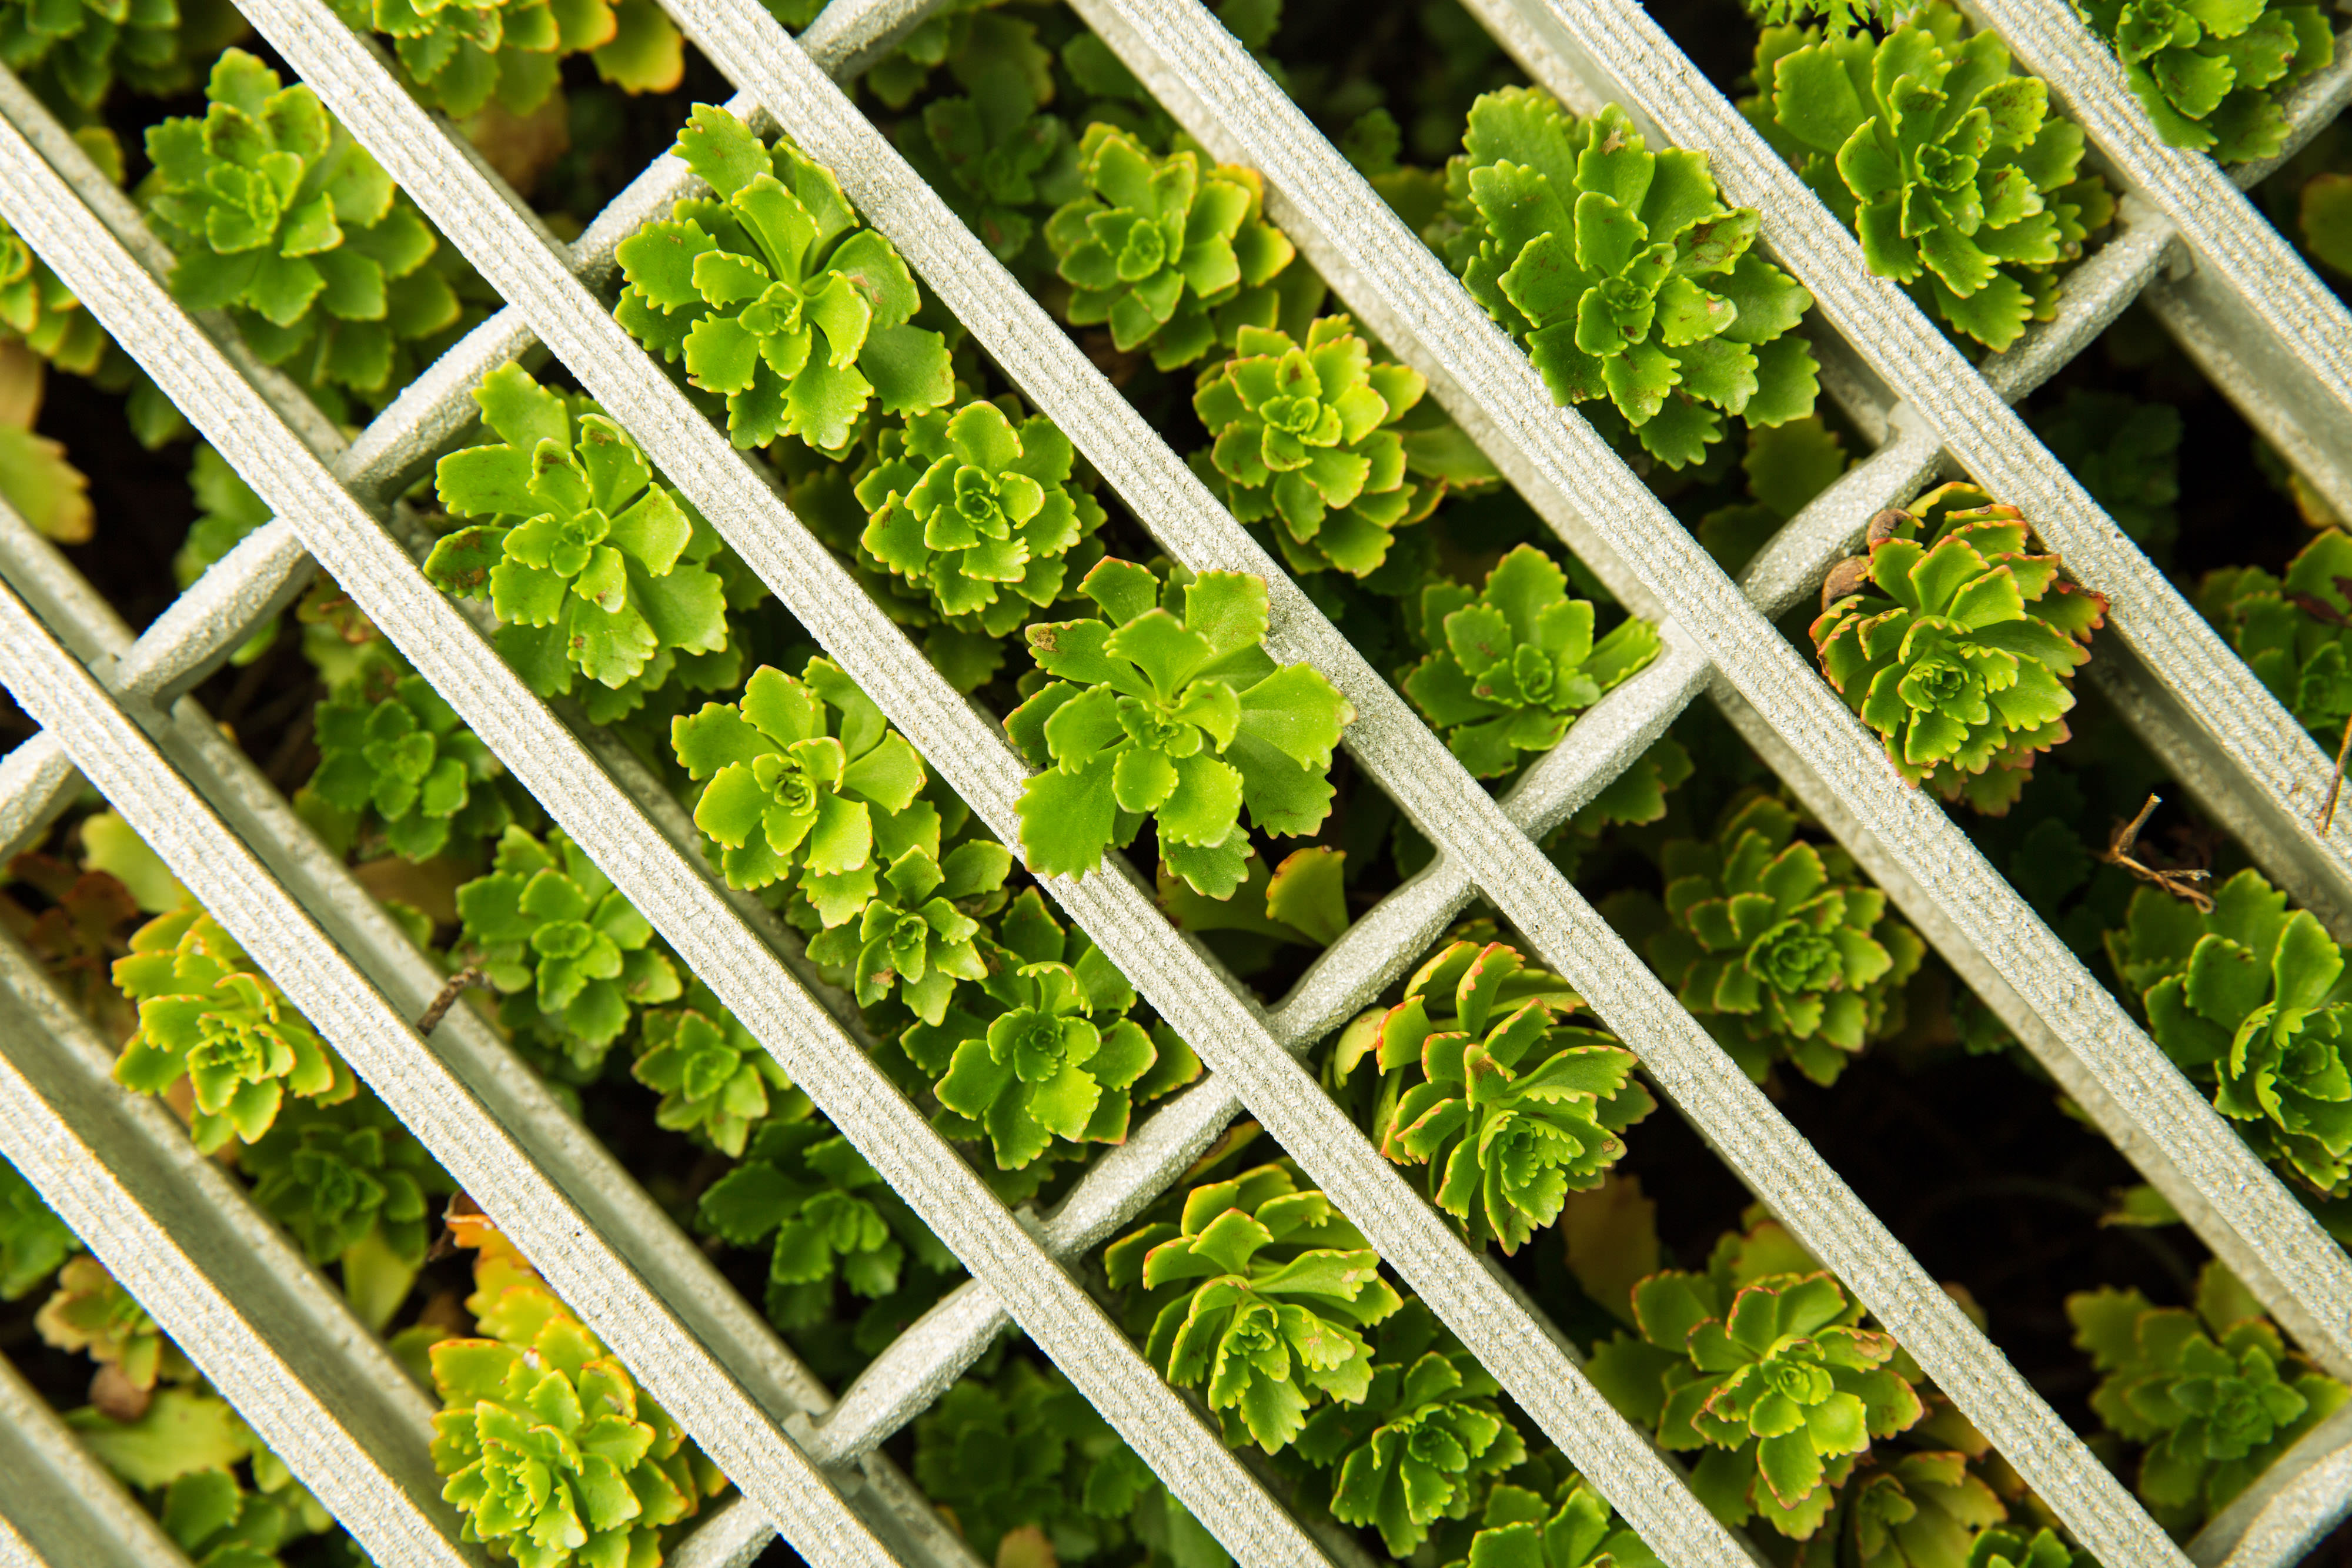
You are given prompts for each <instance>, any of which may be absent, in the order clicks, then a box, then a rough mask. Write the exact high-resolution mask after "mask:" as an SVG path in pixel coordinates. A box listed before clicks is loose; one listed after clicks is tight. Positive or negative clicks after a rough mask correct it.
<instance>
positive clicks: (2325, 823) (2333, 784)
mask: <svg viewBox="0 0 2352 1568" xmlns="http://www.w3.org/2000/svg"><path fill="white" fill-rule="evenodd" d="M2347 755H2352V714H2347V715H2346V716H2345V717H2344V739H2343V741H2342V743H2341V744H2339V745H2338V746H2337V747H2336V772H2335V775H2334V776H2333V777H2332V778H2330V779H2328V780H2327V803H2326V805H2324V806H2322V807H2320V808H2319V831H2321V832H2323V833H2324V832H2326V831H2327V830H2328V828H2329V826H2330V825H2332V824H2333V823H2334V822H2335V821H2336V797H2337V796H2339V795H2341V794H2343V793H2344V759H2345V758H2346V757H2347Z"/></svg>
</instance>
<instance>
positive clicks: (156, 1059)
mask: <svg viewBox="0 0 2352 1568" xmlns="http://www.w3.org/2000/svg"><path fill="white" fill-rule="evenodd" d="M114 984H115V986H116V988H118V989H120V990H121V992H122V994H123V995H124V996H126V997H128V998H131V1000H132V1001H134V1002H136V1003H137V1004H138V1005H139V1028H138V1030H137V1031H136V1032H135V1033H133V1034H132V1035H131V1038H130V1039H129V1040H124V1041H123V1042H122V1054H121V1057H119V1058H118V1059H117V1060H116V1061H115V1064H114V1078H115V1082H118V1083H121V1084H122V1085H123V1086H124V1087H125V1088H129V1089H135V1090H137V1091H139V1092H141V1093H142V1094H161V1093H163V1092H164V1091H166V1090H168V1089H170V1088H171V1087H172V1086H173V1084H175V1083H177V1082H179V1081H180V1080H181V1079H183V1078H185V1079H186V1080H187V1081H188V1088H189V1092H190V1102H189V1108H188V1111H187V1116H188V1119H189V1120H188V1131H189V1133H190V1134H192V1135H193V1136H194V1139H195V1144H196V1147H197V1148H199V1149H201V1150H203V1151H204V1152H205V1154H211V1153H213V1152H214V1151H215V1150H217V1149H219V1148H220V1147H222V1146H223V1145H226V1143H227V1142H228V1141H229V1140H230V1139H231V1138H236V1139H239V1140H241V1141H243V1142H245V1143H247V1144H250V1143H252V1142H253V1141H254V1140H255V1139H257V1138H258V1137H260V1136H261V1134H264V1133H266V1132H268V1130H269V1127H270V1124H271V1123H273V1122H274V1121H276V1120H277V1118H278V1108H279V1107H280V1106H281V1105H282V1104H283V1103H285V1099H286V1096H287V1095H289V1094H292V1095H294V1096H296V1097H297V1098H299V1099H304V1100H312V1101H317V1102H319V1103H321V1104H333V1103H336V1102H337V1101H340V1100H347V1099H349V1098H351V1096H352V1093H353V1092H355V1091H356V1090H357V1088H358V1082H357V1081H356V1080H354V1079H353V1078H352V1070H351V1069H350V1068H348V1067H346V1066H344V1065H343V1062H342V1059H341V1057H338V1056H337V1055H336V1054H335V1053H334V1052H333V1051H331V1050H329V1049H328V1048H327V1045H326V1043H325V1042H324V1041H323V1040H320V1038H319V1037H318V1035H317V1034H316V1033H314V1032H312V1030H311V1028H310V1023H309V1021H308V1020H306V1019H304V1018H303V1017H302V1015H301V1014H300V1013H299V1012H297V1011H296V1010H295V1009H294V1007H293V1004H292V1003H290V1002H289V1001H288V1000H287V999H286V997H285V994H284V993H283V992H281V991H279V990H278V988H277V987H276V986H274V985H272V984H271V983H270V982H269V980H268V978H267V977H265V976H263V975H262V974H261V973H260V972H259V971H258V970H257V969H256V968H255V967H254V966H253V960H252V959H250V958H248V957H247V956H246V955H245V950H244V949H243V948H241V947H239V946H237V945H236V938H234V937H232V936H230V935H229V934H228V933H227V932H226V931H225V930H223V929H222V928H221V926H220V924H219V923H218V922H217V921H215V920H214V919H213V917H212V916H211V915H206V914H205V912H204V911H203V910H201V909H198V908H197V907H195V906H194V904H187V905H184V906H183V907H181V908H179V909H177V910H174V911H173V912H172V913H171V914H168V915H159V916H157V917H156V918H155V919H153V920H151V921H149V922H148V923H147V924H146V925H142V926H141V927H140V928H139V929H138V930H137V931H136V932H133V933H132V934H131V952H130V953H129V955H128V956H124V957H122V958H120V959H117V960H116V961H115V965H114Z"/></svg>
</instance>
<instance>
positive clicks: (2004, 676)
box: [1812, 483, 2107, 816]
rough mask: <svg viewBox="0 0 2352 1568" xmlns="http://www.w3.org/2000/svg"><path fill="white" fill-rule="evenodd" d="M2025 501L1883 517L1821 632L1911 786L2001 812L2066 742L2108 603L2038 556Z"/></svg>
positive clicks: (1832, 600)
mask: <svg viewBox="0 0 2352 1568" xmlns="http://www.w3.org/2000/svg"><path fill="white" fill-rule="evenodd" d="M2031 538H2032V525H2031V524H2030V523H2028V522H2027V521H2026V519H2025V514H2024V513H2022V512H2021V511H2019V510H2018V509H2017V508H2016V507H2010V506H2003V505H2000V504H1999V503H1997V502H1995V501H1993V500H1992V498H1991V497H1989V496H1987V495H1986V494H1985V493H1984V492H1983V491H1982V490H1979V489H1978V488H1977V487H1976V486H1972V485H1967V484H1959V483H1955V484H1949V485H1945V486H1940V487H1938V488H1937V489H1935V490H1932V491H1930V492H1928V493H1927V495H1926V496H1923V497H1920V498H1919V499H1918V500H1916V501H1915V502H1913V503H1912V509H1911V510H1910V511H1907V512H1893V511H1890V512H1881V513H1880V514H1879V515H1878V516H1877V517H1874V518H1873V519H1872V521H1871V528H1870V553H1869V554H1868V555H1867V556H1866V557H1855V558H1853V559H1851V560H1848V561H1845V562H1843V563H1841V564H1840V565H1839V566H1838V567H1837V568H1836V569H1834V570H1832V572H1831V573H1830V578H1829V581H1828V582H1827V583H1826V584H1825V585H1824V586H1823V587H1822V605H1823V608H1822V613H1821V616H1820V617H1819V619H1817V620H1815V621H1814V622H1813V624H1812V639H1813V646H1814V649H1815V650H1816V651H1817V652H1818V653H1819V654H1820V656H1821V661H1822V674H1825V675H1827V676H1828V677H1829V682H1830V685H1832V686H1834V687H1836V688H1837V691H1838V694H1839V695H1841V696H1843V697H1844V698H1845V701H1846V706H1848V707H1851V708H1853V711H1854V712H1855V713H1857V714H1858V715H1860V716H1861V717H1862V721H1863V722H1864V724H1866V725H1868V726H1869V727H1871V728H1873V729H1874V730H1876V731H1877V732H1878V733H1879V735H1880V737H1883V738H1884V739H1885V743H1886V754H1887V756H1888V758H1890V759H1891V760H1892V761H1893V762H1894V764H1895V768H1896V769H1897V770H1898V771H1899V772H1901V773H1902V775H1903V777H1904V778H1906V779H1909V780H1910V781H1911V782H1912V783H1914V784H1925V785H1927V787H1928V788H1929V789H1934V790H1935V791H1936V793H1937V794H1938V795H1940V796H1942V797H1943V798H1944V799H1945V800H1966V801H1967V802H1968V803H1969V805H1970V806H1972V807H1974V808H1975V809H1976V810H1979V811H1983V812H1987V813H1989V814H1990V815H1994V816H1999V815H2000V814H2001V813H2002V812H2004V811H2006V810H2009V808H2010V805H2011V803H2012V802H2013V801H2015V800H2016V799H2017V797H2018V794H2019V792H2020V791H2021V790H2022V789H2024V788H2025V779H2026V776H2027V774H2028V773H2029V772H2030V771H2031V770H2032V767H2033V759H2034V758H2035V756H2036V755H2037V754H2039V753H2041V752H2043V751H2046V750H2048V749H2049V748H2050V747H2053V746H2056V745H2058V744H2060V743H2061V742H2063V740H2065V739H2066V737H2067V734H2068V731H2067V728H2066V723H2065V715H2066V713H2067V712H2068V710H2070V709H2071V708H2073V707H2074V692H2073V691H2072V690H2071V689H2069V688H2070V686H2071V684H2072V682H2073V679H2074V671H2075V670H2076V669H2077V668H2079V667H2080V666H2081V665H2082V664H2084V662H2085V661H2086V660H2088V659H2089V658H2090V656H2091V653H2090V646H2089V644H2090V641H2091V633H2092V632H2095V631H2096V630H2097V629H2098V628H2099V627H2100V626H2101V625H2102V624H2103V623H2104V622H2105V618H2106V612H2107V601H2106V599H2105V596H2103V595H2101V594H2097V593H2094V592H2092V591H2089V590H2087V589H2084V588H2082V587H2080V586H2078V585H2076V584H2074V583H2071V582H2067V581H2064V580H2062V579H2061V577H2060V576H2059V573H2060V571H2061V570H2063V562H2061V561H2060V560H2059V559H2058V558H2057V557H2056V556H2055V555H2048V554H2035V553H2033V552H2032V546H2031Z"/></svg>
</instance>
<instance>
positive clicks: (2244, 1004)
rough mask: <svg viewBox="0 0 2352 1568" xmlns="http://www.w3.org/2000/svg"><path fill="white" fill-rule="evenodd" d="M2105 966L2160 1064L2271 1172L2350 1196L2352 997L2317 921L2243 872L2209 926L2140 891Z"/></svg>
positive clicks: (2219, 899) (2336, 952)
mask: <svg viewBox="0 0 2352 1568" xmlns="http://www.w3.org/2000/svg"><path fill="white" fill-rule="evenodd" d="M2107 952H2108V956H2109V957H2110V958H2111V959H2112V960H2113V962H2114V964H2115V967H2116V973H2117V974H2118V975H2120V976H2122V977H2123V978H2124V980H2125V983H2126V984H2127V985H2128V986H2130V987H2131V988H2132V989H2133V991H2134V992H2135V993H2137V995H2138V996H2139V998H2140V1004H2141V1006H2142V1007H2143V1008H2144V1009H2146V1010H2147V1020H2148V1028H2149V1030H2150V1032H2151V1033H2153V1034H2154V1035H2155V1036H2156V1041H2157V1043H2158V1045H2160V1046H2162V1047H2163V1048H2164V1053H2165V1054H2166V1055H2167V1056H2168V1057H2170V1058H2171V1059H2172V1061H2173V1063H2174V1065H2176V1066H2178V1067H2179V1069H2180V1070H2181V1071H2184V1072H2186V1073H2187V1074H2189V1080H2190V1081H2191V1082H2196V1083H2200V1084H2210V1085H2212V1090H2213V1106H2214V1109H2216V1110H2218V1111H2220V1112H2221V1113H2222V1114H2223V1115H2225V1116H2227V1117H2229V1118H2230V1119H2231V1120H2232V1121H2233V1122H2236V1123H2237V1124H2238V1125H2239V1130H2240V1132H2241V1133H2242V1134H2243V1136H2244V1137H2245V1139H2246V1141H2247V1142H2248V1143H2250V1144H2252V1145H2253V1146H2254V1148H2255V1149H2256V1150H2257V1151H2258V1152H2259V1153H2260V1154H2261V1155H2263V1158H2264V1159H2267V1160H2269V1161H2271V1162H2272V1163H2273V1164H2274V1165H2276V1166H2280V1167H2281V1168H2282V1169H2284V1170H2285V1171H2287V1172H2289V1173H2290V1174H2292V1175H2293V1176H2294V1177H2295V1178H2296V1179H2298V1180H2300V1181H2302V1182H2303V1183H2305V1185H2307V1186H2310V1187H2312V1188H2313V1189H2314V1190H2315V1191H2317V1192H2320V1193H2324V1194H2326V1195H2328V1196H2330V1197H2342V1196H2343V1195H2344V1194H2346V1193H2347V1192H2352V1063H2347V1061H2346V1057H2347V1052H2352V985H2347V982H2346V977H2345V964H2344V950H2343V949H2342V948H2341V947H2338V946H2336V942H2335V940H2334V939H2333V938H2332V937H2330V936H2328V935H2327V932H2326V928H2325V927H2324V926H2322V925H2320V924H2319V921H2318V920H2317V918H2316V917H2315V916H2314V915H2312V914H2311V913H2310V912H2309V911H2307V910H2297V911H2296V912H2294V914H2292V915H2290V914H2288V913H2287V907H2286V894H2284V893H2281V892H2280V891H2278V890H2277V889H2276V888H2274V887H2273V886H2271V884H2270V883H2267V882H2265V881H2263V876H2262V873H2259V872H2255V871H2251V870H2249V871H2242V872H2240V873H2238V874H2237V875H2235V876H2233V877H2231V879H2230V880H2229V881H2228V882H2225V883H2222V884H2221V886H2220V887H2219V888H2217V889H2215V890H2214V893H2213V898H2212V908H2211V910H2210V912H2206V911H2200V909H2199V908H2198V907H2197V906H2196V905H2195V904H2189V903H2188V902H2186V901H2184V900H2181V899H2179V898H2175V897H2173V896H2172V895H2171V894H2168V893H2166V892H2164V891H2163V890H2161V889H2158V888H2153V887H2147V888H2142V889H2141V890H2140V891H2139V892H2138V893H2137V894H2134V895H2133V897H2132V902H2131V909H2130V913H2129V914H2128V915H2127V916H2126V920H2125V924H2124V926H2123V928H2122V929H2121V930H2119V931H2111V932H2109V933H2108V934H2107Z"/></svg>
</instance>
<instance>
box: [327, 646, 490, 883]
mask: <svg viewBox="0 0 2352 1568" xmlns="http://www.w3.org/2000/svg"><path fill="white" fill-rule="evenodd" d="M374 685H375V683H370V684H369V685H368V686H365V687H361V688H347V689H344V690H341V691H338V692H336V693H335V694H333V695H331V696H330V697H329V698H328V699H327V700H326V701H324V702H322V703H320V705H319V706H318V707H317V708H316V709H315V710H314V716H313V718H312V721H311V725H312V733H313V734H314V735H315V736H316V737H317V740H318V746H319V769H318V771H317V772H315V773H313V774H312V775H311V776H310V783H309V784H308V785H307V786H305V788H306V789H309V790H310V792H311V793H312V794H314V795H316V796H317V797H319V799H320V800H323V801H325V802H326V803H327V804H328V805H330V806H331V807H333V808H334V809H335V810H337V811H338V812H341V813H342V814H343V815H344V816H345V817H346V818H347V819H349V820H350V821H351V822H352V826H353V828H354V829H355V830H356V829H368V830H373V831H376V832H380V833H381V834H382V835H383V842H384V844H385V845H386V846H387V847H388V848H390V849H391V851H392V852H393V853H394V854H396V855H399V856H401V857H402V858H404V859H405V860H412V861H421V860H430V859H431V858H432V857H433V856H435V855H437V854H439V853H440V852H442V851H443V850H444V849H446V848H447V847H448V844H449V841H450V838H451V835H452V834H453V833H454V834H455V835H456V836H457V838H458V839H459V840H460V841H478V840H481V839H488V838H494V837H496V836H497V835H498V834H499V833H500V832H503V831H505V830H506V828H507V826H508V825H509V823H511V822H512V821H514V812H513V810H512V808H511V807H509V805H508V803H507V800H506V798H505V796H504V795H502V794H501V793H500V792H499V789H498V787H497V785H498V780H499V779H500V778H501V777H503V775H504V774H505V772H506V769H505V768H504V767H503V766H502V765H501V764H500V763H499V759H498V758H497V757H495V756H493V755H492V754H491V751H490V748H489V747H487V746H484V745H483V744H482V743H481V742H480V741H479V740H478V739H476V738H475V737H474V732H473V731H472V730H469V729H467V727H465V726H464V724H462V723H461V722H460V721H459V720H458V717H457V709H455V708H453V707H451V706H449V705H448V703H446V701H444V700H443V699H442V696H441V695H440V694H439V693H438V692H436V691H435V690H434V689H433V687H432V685H431V683H429V682H427V681H426V680H425V678H424V677H423V676H421V675H415V674H410V675H403V676H400V677H399V678H397V679H396V680H394V681H393V682H392V683H391V690H390V692H389V693H387V694H385V695H381V696H378V695H375V691H374V689H373V686H374Z"/></svg>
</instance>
